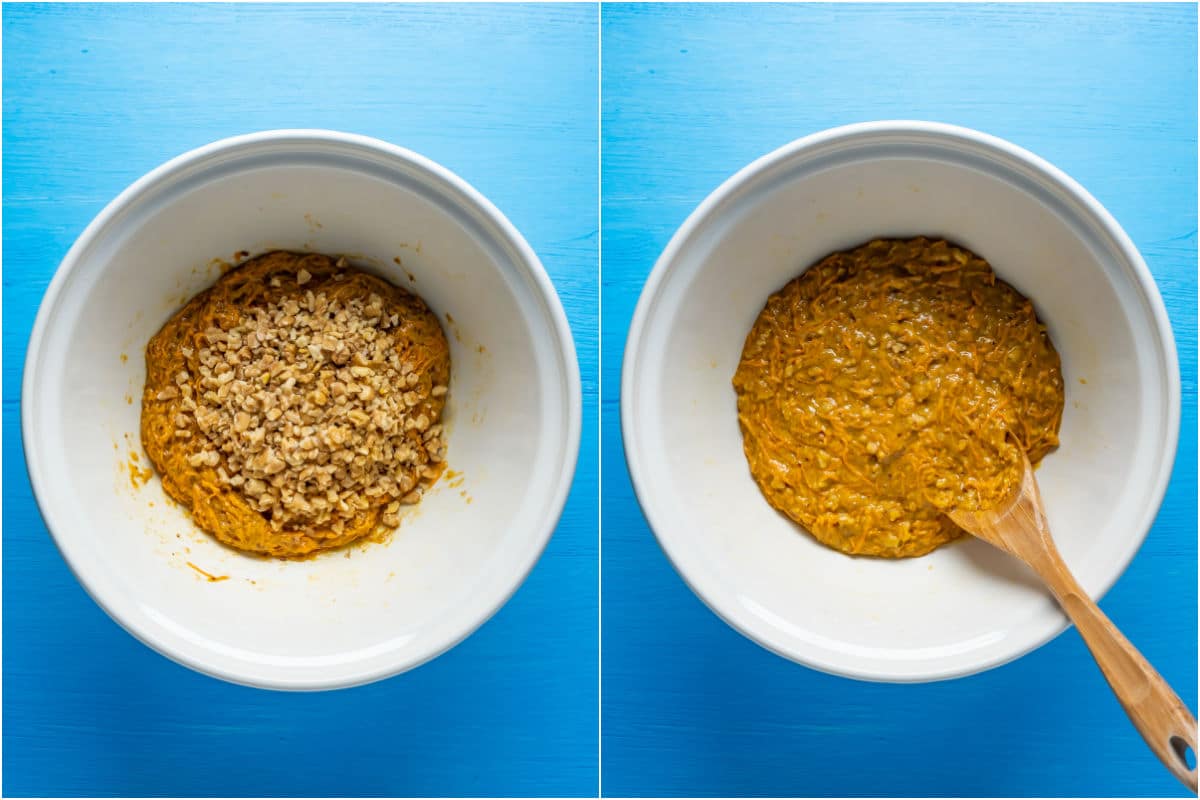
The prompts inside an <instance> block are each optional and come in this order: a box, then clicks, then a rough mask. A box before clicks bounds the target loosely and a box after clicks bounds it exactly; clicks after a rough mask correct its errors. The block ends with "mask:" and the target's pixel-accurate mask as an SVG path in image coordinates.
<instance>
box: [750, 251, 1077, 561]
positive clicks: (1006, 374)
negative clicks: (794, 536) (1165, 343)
mask: <svg viewBox="0 0 1200 800" xmlns="http://www.w3.org/2000/svg"><path fill="white" fill-rule="evenodd" d="M733 385H734V388H735V389H736V391H737V403H738V421H739V423H740V426H741V430H742V436H743V446H744V450H745V453H746V458H747V460H748V461H749V464H750V472H751V475H752V476H753V477H754V480H755V481H756V482H757V483H758V485H759V488H760V489H761V490H762V492H763V494H764V496H765V497H766V499H767V501H768V502H769V503H770V504H771V505H772V506H774V507H775V508H777V509H779V510H780V511H782V512H783V513H785V514H787V515H788V516H789V517H791V518H792V519H793V520H795V521H796V522H798V523H799V524H800V525H802V526H804V528H806V529H807V530H808V531H809V532H810V533H811V534H812V535H813V536H814V537H816V538H817V539H818V540H819V541H821V542H822V543H824V544H826V545H828V546H830V547H833V548H836V549H838V550H842V551H843V552H846V553H851V554H856V555H874V556H885V557H893V558H897V557H906V556H919V555H924V554H925V553H928V552H930V551H931V550H933V549H935V548H937V547H938V546H940V545H942V544H945V543H946V542H948V541H950V540H952V539H954V538H956V537H958V536H959V535H961V533H962V531H961V530H959V529H958V528H957V527H955V525H954V524H953V523H951V522H950V520H949V519H948V518H947V517H946V516H945V512H946V511H949V510H953V509H963V510H976V509H979V508H987V507H989V506H992V505H995V504H996V503H998V502H1000V501H1001V500H1002V499H1003V498H1004V497H1005V496H1006V495H1007V494H1008V492H1009V491H1011V490H1012V489H1013V488H1014V487H1015V486H1016V485H1017V482H1018V481H1019V477H1020V461H1021V460H1020V450H1019V448H1024V449H1025V450H1026V452H1028V454H1029V458H1030V461H1031V462H1033V463H1034V464H1037V463H1038V461H1040V460H1041V458H1042V457H1043V456H1045V455H1046V454H1047V453H1048V452H1050V450H1052V449H1053V448H1054V447H1056V446H1057V445H1058V428H1059V424H1060V423H1061V420H1062V410H1063V401H1064V389H1063V379H1062V371H1061V367H1060V362H1059V357H1058V353H1057V352H1056V351H1055V349H1054V346H1053V344H1052V343H1051V342H1050V338H1049V336H1048V335H1047V333H1046V329H1045V326H1043V325H1042V324H1040V323H1039V322H1038V319H1037V317H1036V315H1035V313H1034V309H1033V304H1032V303H1031V302H1030V301H1029V300H1028V299H1026V298H1025V297H1023V296H1021V295H1020V294H1019V293H1018V292H1017V291H1016V290H1014V289H1013V288H1012V287H1011V286H1009V285H1008V284H1006V283H1004V282H1003V281H1000V280H998V279H997V278H996V275H995V273H994V272H993V271H992V268H991V266H990V265H989V264H988V263H987V262H986V261H984V260H983V259H982V258H980V257H979V256H977V255H975V254H974V253H971V252H969V251H967V250H964V249H962V248H960V247H956V246H954V245H952V244H949V243H947V242H945V241H940V240H932V239H928V238H924V237H919V238H916V239H909V240H883V239H881V240H876V241H872V242H870V243H868V244H865V245H863V246H861V247H858V248H855V249H853V250H850V251H847V252H842V253H834V254H832V255H830V256H828V257H826V258H824V259H822V260H821V261H820V262H819V263H817V264H816V265H814V266H813V267H811V268H810V269H808V270H807V271H806V272H805V273H804V274H803V275H801V276H800V277H798V278H796V279H795V280H793V281H791V282H790V283H788V284H787V285H786V286H784V287H783V288H782V289H780V290H779V291H778V292H776V293H775V294H773V295H771V297H770V298H769V299H768V301H767V304H766V307H765V308H764V309H763V310H762V313H761V314H760V315H759V317H758V319H757V320H756V321H755V323H754V326H753V328H752V329H751V330H750V333H749V335H748V336H747V338H746V344H745V347H744V349H743V351H742V358H741V362H740V363H739V364H738V368H737V372H736V373H735V375H734V378H733Z"/></svg>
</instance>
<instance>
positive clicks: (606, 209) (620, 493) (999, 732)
mask: <svg viewBox="0 0 1200 800" xmlns="http://www.w3.org/2000/svg"><path fill="white" fill-rule="evenodd" d="M602 32H603V49H604V65H603V75H602V79H603V89H602V95H603V101H602V102H603V132H602V143H603V167H602V174H603V183H602V185H603V198H602V210H603V219H604V223H603V248H602V251H603V258H604V264H603V275H602V281H601V283H602V298H603V320H602V324H601V329H602V349H603V379H602V388H603V396H602V399H601V402H602V405H601V409H602V415H603V422H602V429H603V434H602V435H603V445H602V463H603V467H602V470H603V474H602V481H603V485H604V498H603V500H602V510H603V520H604V534H603V536H604V541H603V571H602V575H603V598H604V617H603V623H602V624H603V687H602V695H603V700H602V714H603V719H604V727H603V733H602V737H603V763H602V772H603V790H604V793H605V794H606V795H618V796H619V795H678V794H683V795H713V794H716V795H738V794H744V795H764V794H765V795H792V794H801V795H830V794H832V795H838V796H844V795H863V794H875V795H885V796H886V795H899V796H921V795H935V796H936V795H943V796H944V795H980V794H982V795H991V796H1012V795H1083V796H1087V795H1099V796H1109V795H1126V794H1128V795H1172V796H1174V795H1179V794H1181V793H1182V787H1180V786H1178V785H1177V784H1176V783H1175V781H1174V779H1173V778H1171V777H1170V776H1169V775H1168V774H1167V772H1166V771H1165V770H1164V769H1163V768H1162V767H1161V766H1160V765H1159V764H1158V762H1157V761H1156V760H1155V758H1154V756H1153V755H1151V753H1150V751H1149V749H1148V748H1147V747H1146V746H1145V745H1144V744H1143V743H1142V741H1141V739H1140V738H1139V737H1138V734H1137V733H1136V731H1135V730H1134V729H1133V727H1132V726H1131V725H1130V724H1129V723H1128V721H1127V720H1126V719H1125V716H1124V714H1123V712H1122V711H1121V708H1120V706H1119V705H1118V704H1117V703H1116V701H1115V700H1113V699H1112V698H1111V696H1110V695H1109V692H1108V688H1107V686H1106V684H1105V683H1104V681H1103V679H1102V678H1101V676H1100V673H1099V670H1097V669H1096V668H1095V666H1094V665H1093V664H1092V662H1091V660H1090V658H1089V656H1088V654H1087V651H1086V650H1085V649H1084V647H1083V645H1082V643H1081V642H1080V640H1079V637H1078V636H1077V635H1076V634H1075V633H1074V632H1073V631H1072V632H1069V633H1067V634H1065V635H1063V636H1061V637H1059V638H1058V639H1057V640H1056V641H1054V642H1052V643H1051V644H1049V645H1047V646H1046V647H1044V648H1042V649H1041V650H1040V651H1038V652H1036V653H1034V654H1032V655H1030V656H1028V657H1026V658H1023V659H1021V660H1020V661H1018V662H1016V663H1013V664H1011V665H1008V666H1005V667H1003V668H1000V669H997V670H994V671H992V672H989V673H986V674H983V675H978V676H975V677H971V678H966V679H962V680H957V681H952V682H948V683H938V684H933V685H918V686H894V685H877V684H867V683H858V682H853V681H849V680H845V679H841V678H836V677H831V676H828V675H823V674H820V673H817V672H813V671H810V670H807V669H804V668H803V667H799V666H796V665H794V664H792V663H790V662H787V661H785V660H783V659H781V658H778V657H776V656H774V655H771V654H769V653H768V652H766V651H765V650H762V649H760V648H759V647H758V646H757V645H755V644H753V643H751V642H750V641H749V640H747V639H744V638H742V637H741V636H740V635H739V634H737V633H735V632H734V631H733V630H732V629H730V628H728V627H727V626H726V625H725V624H724V623H722V622H721V621H720V620H719V619H717V617H715V616H714V615H713V614H711V613H710V612H709V611H708V610H707V609H706V608H705V607H704V606H703V605H702V604H701V602H700V601H699V600H698V599H696V598H695V597H694V596H693V595H692V594H691V592H690V591H689V590H688V589H687V588H686V586H685V585H684V584H683V582H682V581H681V580H680V579H679V578H678V577H677V576H676V574H675V573H674V572H673V571H672V569H671V567H670V566H669V564H668V562H667V560H666V559H665V557H664V556H663V555H662V553H661V552H660V550H659V549H658V547H657V545H656V544H655V541H654V539H653V537H652V535H651V533H650V531H649V530H648V529H647V528H646V525H645V522H644V521H643V518H642V516H641V514H640V512H639V510H638V508H637V504H636V500H635V499H634V496H633V493H632V491H631V489H630V486H629V480H628V476H627V473H626V471H625V464H624V459H623V454H622V449H621V441H620V430H619V427H618V424H619V423H618V389H619V377H620V364H621V356H622V352H623V348H624V344H625V332H626V329H627V327H628V324H629V321H630V318H631V317H632V314H633V309H634V305H635V303H636V301H637V298H638V294H639V292H640V290H641V287H642V283H643V281H644V280H645V278H646V276H647V274H648V273H649V271H650V268H651V267H652V265H653V263H654V261H655V259H656V258H657V257H658V255H659V253H660V252H661V250H662V248H663V247H664V246H665V245H666V243H667V240H668V239H669V238H670V236H671V234H672V233H673V232H674V230H675V229H676V227H678V225H679V224H680V223H682V222H683V220H684V218H685V217H686V216H687V215H688V213H689V212H690V211H691V210H692V209H693V208H694V207H695V206H696V204H697V203H699V202H700V201H701V200H702V199H703V198H704V197H705V195H707V194H708V193H709V192H710V191H711V190H712V189H714V188H716V186H717V185H719V184H720V183H721V182H722V181H723V180H724V179H725V178H726V177H728V176H729V175H730V174H732V173H733V172H734V171H735V170H737V169H738V168H740V167H741V166H743V165H744V164H746V163H747V162H749V161H750V160H752V159H753V158H755V157H757V156H759V155H762V154H763V153H766V152H768V151H770V150H772V149H774V148H776V147H778V146H780V145H782V144H784V143H786V142H788V141H790V140H792V139H795V138H797V137H799V136H802V135H804V134H808V133H811V132H814V131H817V130H821V129H823V128H828V127H831V126H834V125H839V124H843V123H849V122H856V121H862V120H869V119H881V118H925V119H933V120H941V121H945V122H953V123H958V124H960V125H966V126H970V127H974V128H978V129H981V130H984V131H988V132H991V133H993V134H996V135H999V136H1002V137H1004V138H1006V139H1009V140H1011V141H1013V142H1016V143H1017V144H1019V145H1022V146H1024V147H1027V148H1029V149H1031V150H1033V151H1034V152H1036V153H1038V154H1039V155H1041V156H1043V157H1045V158H1047V159H1049V160H1050V161H1052V162H1053V163H1055V164H1057V165H1058V166H1060V167H1062V168H1063V169H1065V170H1066V171H1067V172H1068V173H1070V174H1071V175H1072V176H1074V177H1075V178H1076V179H1077V180H1079V181H1080V182H1081V183H1082V184H1083V185H1084V186H1085V187H1087V188H1088V189H1089V190H1090V191H1091V192H1092V193H1093V194H1094V195H1095V196H1096V197H1097V198H1098V199H1099V200H1100V201H1101V202H1102V203H1104V204H1105V205H1106V206H1107V207H1108V209H1109V210H1110V211H1111V212H1112V213H1113V214H1114V215H1115V216H1116V218H1117V219H1118V220H1119V221H1120V222H1121V224H1122V225H1123V226H1124V227H1125V229H1126V230H1127V231H1128V233H1129V235H1130V236H1131V237H1132V238H1133V240H1134V242H1135V243H1136V244H1137V245H1138V247H1139V248H1140V249H1141V252H1142V254H1143V255H1144V256H1145V258H1146V261H1147V262H1148V263H1149V265H1150V269H1151V270H1152V271H1153V273H1154V276H1155V278H1156V280H1157V281H1158V285H1159V289H1160V290H1161V292H1162V295H1163V298H1164V299H1165V301H1166V304H1167V308H1168V310H1169V312H1170V316H1171V322H1172V324H1173V325H1174V329H1175V335H1176V339H1177V342H1178V346H1179V355H1180V362H1181V366H1182V370H1183V390H1184V404H1183V428H1182V431H1181V434H1180V446H1179V455H1178V459H1177V461H1176V465H1175V472H1174V477H1173V481H1172V483H1171V486H1170V491H1169V494H1168V496H1167V499H1166V502H1165V503H1164V505H1163V507H1162V511H1161V513H1160V514H1159V517H1158V521H1157V523H1156V524H1155V526H1154V529H1153V530H1152V531H1151V533H1150V535H1149V537H1148V538H1147V540H1146V543H1145V545H1144V546H1143V547H1142V549H1141V551H1140V553H1139V554H1138V556H1137V558H1136V559H1135V560H1134V562H1133V564H1132V565H1131V567H1130V568H1129V570H1128V572H1126V573H1125V575H1124V577H1123V578H1122V579H1121V580H1120V582H1119V583H1118V584H1117V585H1116V587H1115V588H1114V589H1113V590H1112V591H1111V592H1110V593H1109V594H1108V596H1107V597H1106V598H1105V601H1104V603H1103V607H1104V609H1105V610H1106V611H1107V612H1108V613H1109V614H1110V615H1111V616H1112V617H1113V619H1114V620H1115V621H1116V622H1117V624H1118V625H1120V626H1121V627H1122V628H1123V629H1124V630H1125V632H1126V633H1127V634H1128V635H1129V637H1130V639H1132V640H1133V642H1134V643H1136V644H1137V645H1138V646H1139V647H1140V648H1141V649H1142V650H1143V652H1144V653H1145V654H1146V656H1147V657H1148V658H1149V659H1150V661H1151V662H1152V663H1154V664H1155V665H1157V667H1158V668H1159V669H1160V670H1161V672H1162V673H1163V675H1164V676H1165V677H1166V678H1167V680H1168V681H1170V682H1171V683H1172V684H1173V685H1174V686H1175V687H1176V688H1177V689H1178V691H1179V692H1180V695H1181V696H1182V697H1183V699H1184V700H1185V701H1186V702H1187V703H1188V704H1189V705H1190V707H1191V708H1192V709H1195V708H1196V685H1197V674H1196V662H1197V655H1196V641H1197V630H1196V608H1197V597H1196V564H1197V557H1196V538H1197V537H1196V7H1195V6H1194V5H1174V6H1159V7H1150V6H1135V5H1110V6H1092V5H1072V6H1065V5H1045V6H1043V5H1021V6H1007V7H1005V6H972V7H967V6H953V5H926V6H920V5H915V6H908V5H884V6H874V7H862V6H837V7H834V6H827V5H813V6H774V5H763V6H757V5H756V6H736V7H735V6H725V5H705V6H696V5H683V6H670V7H666V6H661V5H643V6H636V7H635V6H630V5H616V4H614V5H605V7H604V10H603V21H602Z"/></svg>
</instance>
